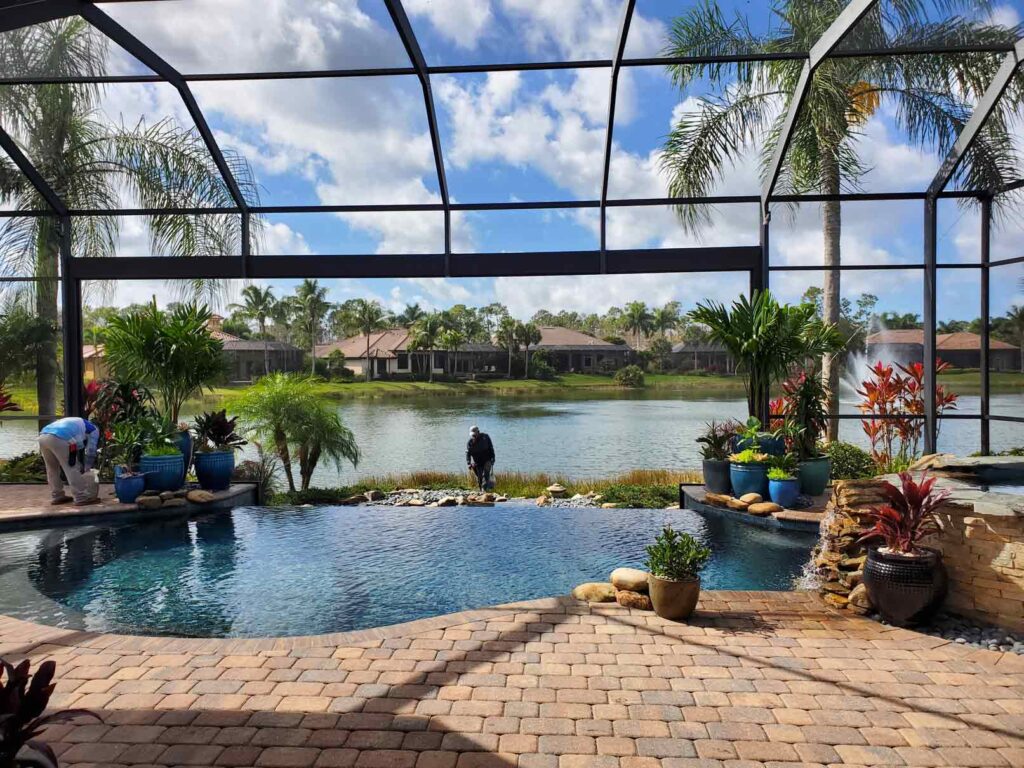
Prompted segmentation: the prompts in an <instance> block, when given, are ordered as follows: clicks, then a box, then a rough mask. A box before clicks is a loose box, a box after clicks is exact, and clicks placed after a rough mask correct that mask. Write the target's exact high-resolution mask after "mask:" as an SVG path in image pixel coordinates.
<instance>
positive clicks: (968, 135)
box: [928, 39, 1024, 196]
mask: <svg viewBox="0 0 1024 768" xmlns="http://www.w3.org/2000/svg"><path fill="white" fill-rule="evenodd" d="M1022 59H1024V39H1021V40H1018V41H1017V42H1016V43H1015V44H1014V46H1013V50H1012V51H1010V52H1009V53H1007V54H1006V56H1005V57H1004V58H1003V62H1002V64H1000V65H999V69H998V70H997V71H996V74H995V77H993V78H992V82H991V83H989V85H988V88H986V89H985V93H984V94H983V95H982V97H981V100H980V101H979V102H978V105H977V106H976V107H975V109H974V112H973V113H972V114H971V117H970V119H969V120H968V121H967V124H966V125H964V127H963V130H962V131H961V132H960V135H959V136H958V137H957V139H956V142H955V143H954V144H953V146H952V148H950V150H949V153H948V154H947V155H946V159H945V160H943V161H942V165H941V166H939V170H938V172H937V173H936V174H935V178H934V179H933V180H932V183H931V184H929V185H928V194H929V195H932V196H934V195H937V194H939V193H940V192H942V191H943V190H945V188H946V185H947V184H949V180H950V179H951V178H953V174H954V173H956V169H957V168H959V167H960V163H961V162H963V159H964V156H965V155H966V154H967V153H968V152H969V151H970V150H971V147H972V146H974V142H976V141H977V140H978V136H980V135H981V132H982V131H983V130H984V129H985V125H986V123H987V122H988V119H989V118H990V117H991V116H992V113H993V112H995V110H996V107H998V106H999V100H1000V99H1001V98H1002V96H1003V94H1004V93H1006V89H1007V88H1008V87H1009V86H1010V83H1011V82H1012V81H1013V78H1014V75H1016V74H1017V69H1018V68H1019V67H1020V64H1021V60H1022Z"/></svg>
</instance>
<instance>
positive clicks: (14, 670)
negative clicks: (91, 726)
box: [0, 659, 100, 768]
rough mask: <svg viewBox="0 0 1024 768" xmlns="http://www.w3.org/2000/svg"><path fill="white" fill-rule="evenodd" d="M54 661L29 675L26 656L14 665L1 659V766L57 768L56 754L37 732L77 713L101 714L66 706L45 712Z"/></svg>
mask: <svg viewBox="0 0 1024 768" xmlns="http://www.w3.org/2000/svg"><path fill="white" fill-rule="evenodd" d="M56 668H57V665H56V664H55V663H54V662H52V661H44V662H43V663H42V664H40V665H39V669H37V670H36V673H35V674H34V675H31V676H30V675H29V669H30V663H29V661H28V660H27V659H26V660H25V661H23V662H21V663H20V664H19V665H18V666H16V667H15V666H13V665H12V664H9V663H8V662H6V661H4V660H3V659H0V672H3V675H4V676H5V677H6V680H3V679H2V678H0V682H2V684H0V768H57V765H58V762H57V755H56V754H54V752H53V750H52V749H51V748H50V746H49V745H48V744H45V743H43V742H41V741H38V740H36V738H35V737H36V736H38V735H39V734H40V733H42V730H43V729H44V728H45V727H46V726H48V725H54V724H56V723H62V722H65V721H67V720H72V719H74V718H76V717H92V718H95V719H96V720H99V719H100V718H99V717H98V716H97V715H96V714H94V713H92V712H90V711H88V710H86V709H68V710H64V711H61V712H53V713H52V714H49V715H44V714H43V713H44V712H45V711H46V706H47V704H49V702H50V696H51V695H52V694H53V691H54V688H55V687H56V686H55V685H54V684H53V674H54V672H55V671H56Z"/></svg>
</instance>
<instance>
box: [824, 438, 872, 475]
mask: <svg viewBox="0 0 1024 768" xmlns="http://www.w3.org/2000/svg"><path fill="white" fill-rule="evenodd" d="M826 452H827V453H828V457H829V458H830V459H831V460H832V475H831V476H832V479H833V480H858V479H860V478H862V477H873V476H874V474H875V462H874V460H873V459H872V458H871V454H870V453H868V452H867V451H865V450H863V449H862V448H858V447H857V446H856V445H852V444H851V443H840V442H838V441H837V442H834V443H829V444H828V448H826Z"/></svg>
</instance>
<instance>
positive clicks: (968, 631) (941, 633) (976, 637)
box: [914, 613, 1024, 656]
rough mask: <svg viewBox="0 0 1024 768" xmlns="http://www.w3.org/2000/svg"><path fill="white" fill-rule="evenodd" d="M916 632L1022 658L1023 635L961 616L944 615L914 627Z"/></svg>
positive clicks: (1023, 651) (1023, 648)
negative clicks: (1014, 654)
mask: <svg viewBox="0 0 1024 768" xmlns="http://www.w3.org/2000/svg"><path fill="white" fill-rule="evenodd" d="M914 629H915V630H916V631H918V632H921V633H923V634H926V635H932V636H933V637H941V638H943V639H945V640H951V641H953V642H954V643H959V644H961V645H970V646H972V647H974V648H981V649H984V650H989V651H1002V652H1004V653H1016V654H1018V655H1021V656H1024V633H1020V632H1011V631H1009V630H1006V629H1001V628H999V627H993V626H990V625H986V624H980V623H978V622H976V621H971V620H970V619H966V618H964V617H963V616H956V615H954V614H949V613H944V614H940V615H939V616H936V617H935V618H934V619H932V621H931V623H929V624H926V625H921V626H917V627H914Z"/></svg>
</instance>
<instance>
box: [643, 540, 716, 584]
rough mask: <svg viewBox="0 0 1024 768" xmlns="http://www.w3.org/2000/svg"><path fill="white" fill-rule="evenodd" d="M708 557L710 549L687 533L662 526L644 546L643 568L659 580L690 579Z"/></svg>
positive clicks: (696, 574)
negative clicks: (646, 545) (645, 558)
mask: <svg viewBox="0 0 1024 768" xmlns="http://www.w3.org/2000/svg"><path fill="white" fill-rule="evenodd" d="M710 559H711V550H710V549H708V548H707V547H705V546H703V545H702V544H701V543H700V542H698V541H697V540H696V539H695V538H693V536H691V535H690V534H688V533H680V532H679V531H676V530H674V529H673V528H671V527H666V528H665V529H663V530H662V532H661V533H659V534H658V537H657V538H656V539H655V540H654V543H653V544H651V545H650V546H648V547H647V563H646V567H647V570H648V571H650V572H651V574H652V575H653V576H657V577H658V578H659V579H668V580H670V581H693V580H694V579H696V578H697V577H698V576H699V575H700V572H701V570H702V569H703V568H704V566H705V565H707V562H708V560H710Z"/></svg>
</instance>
